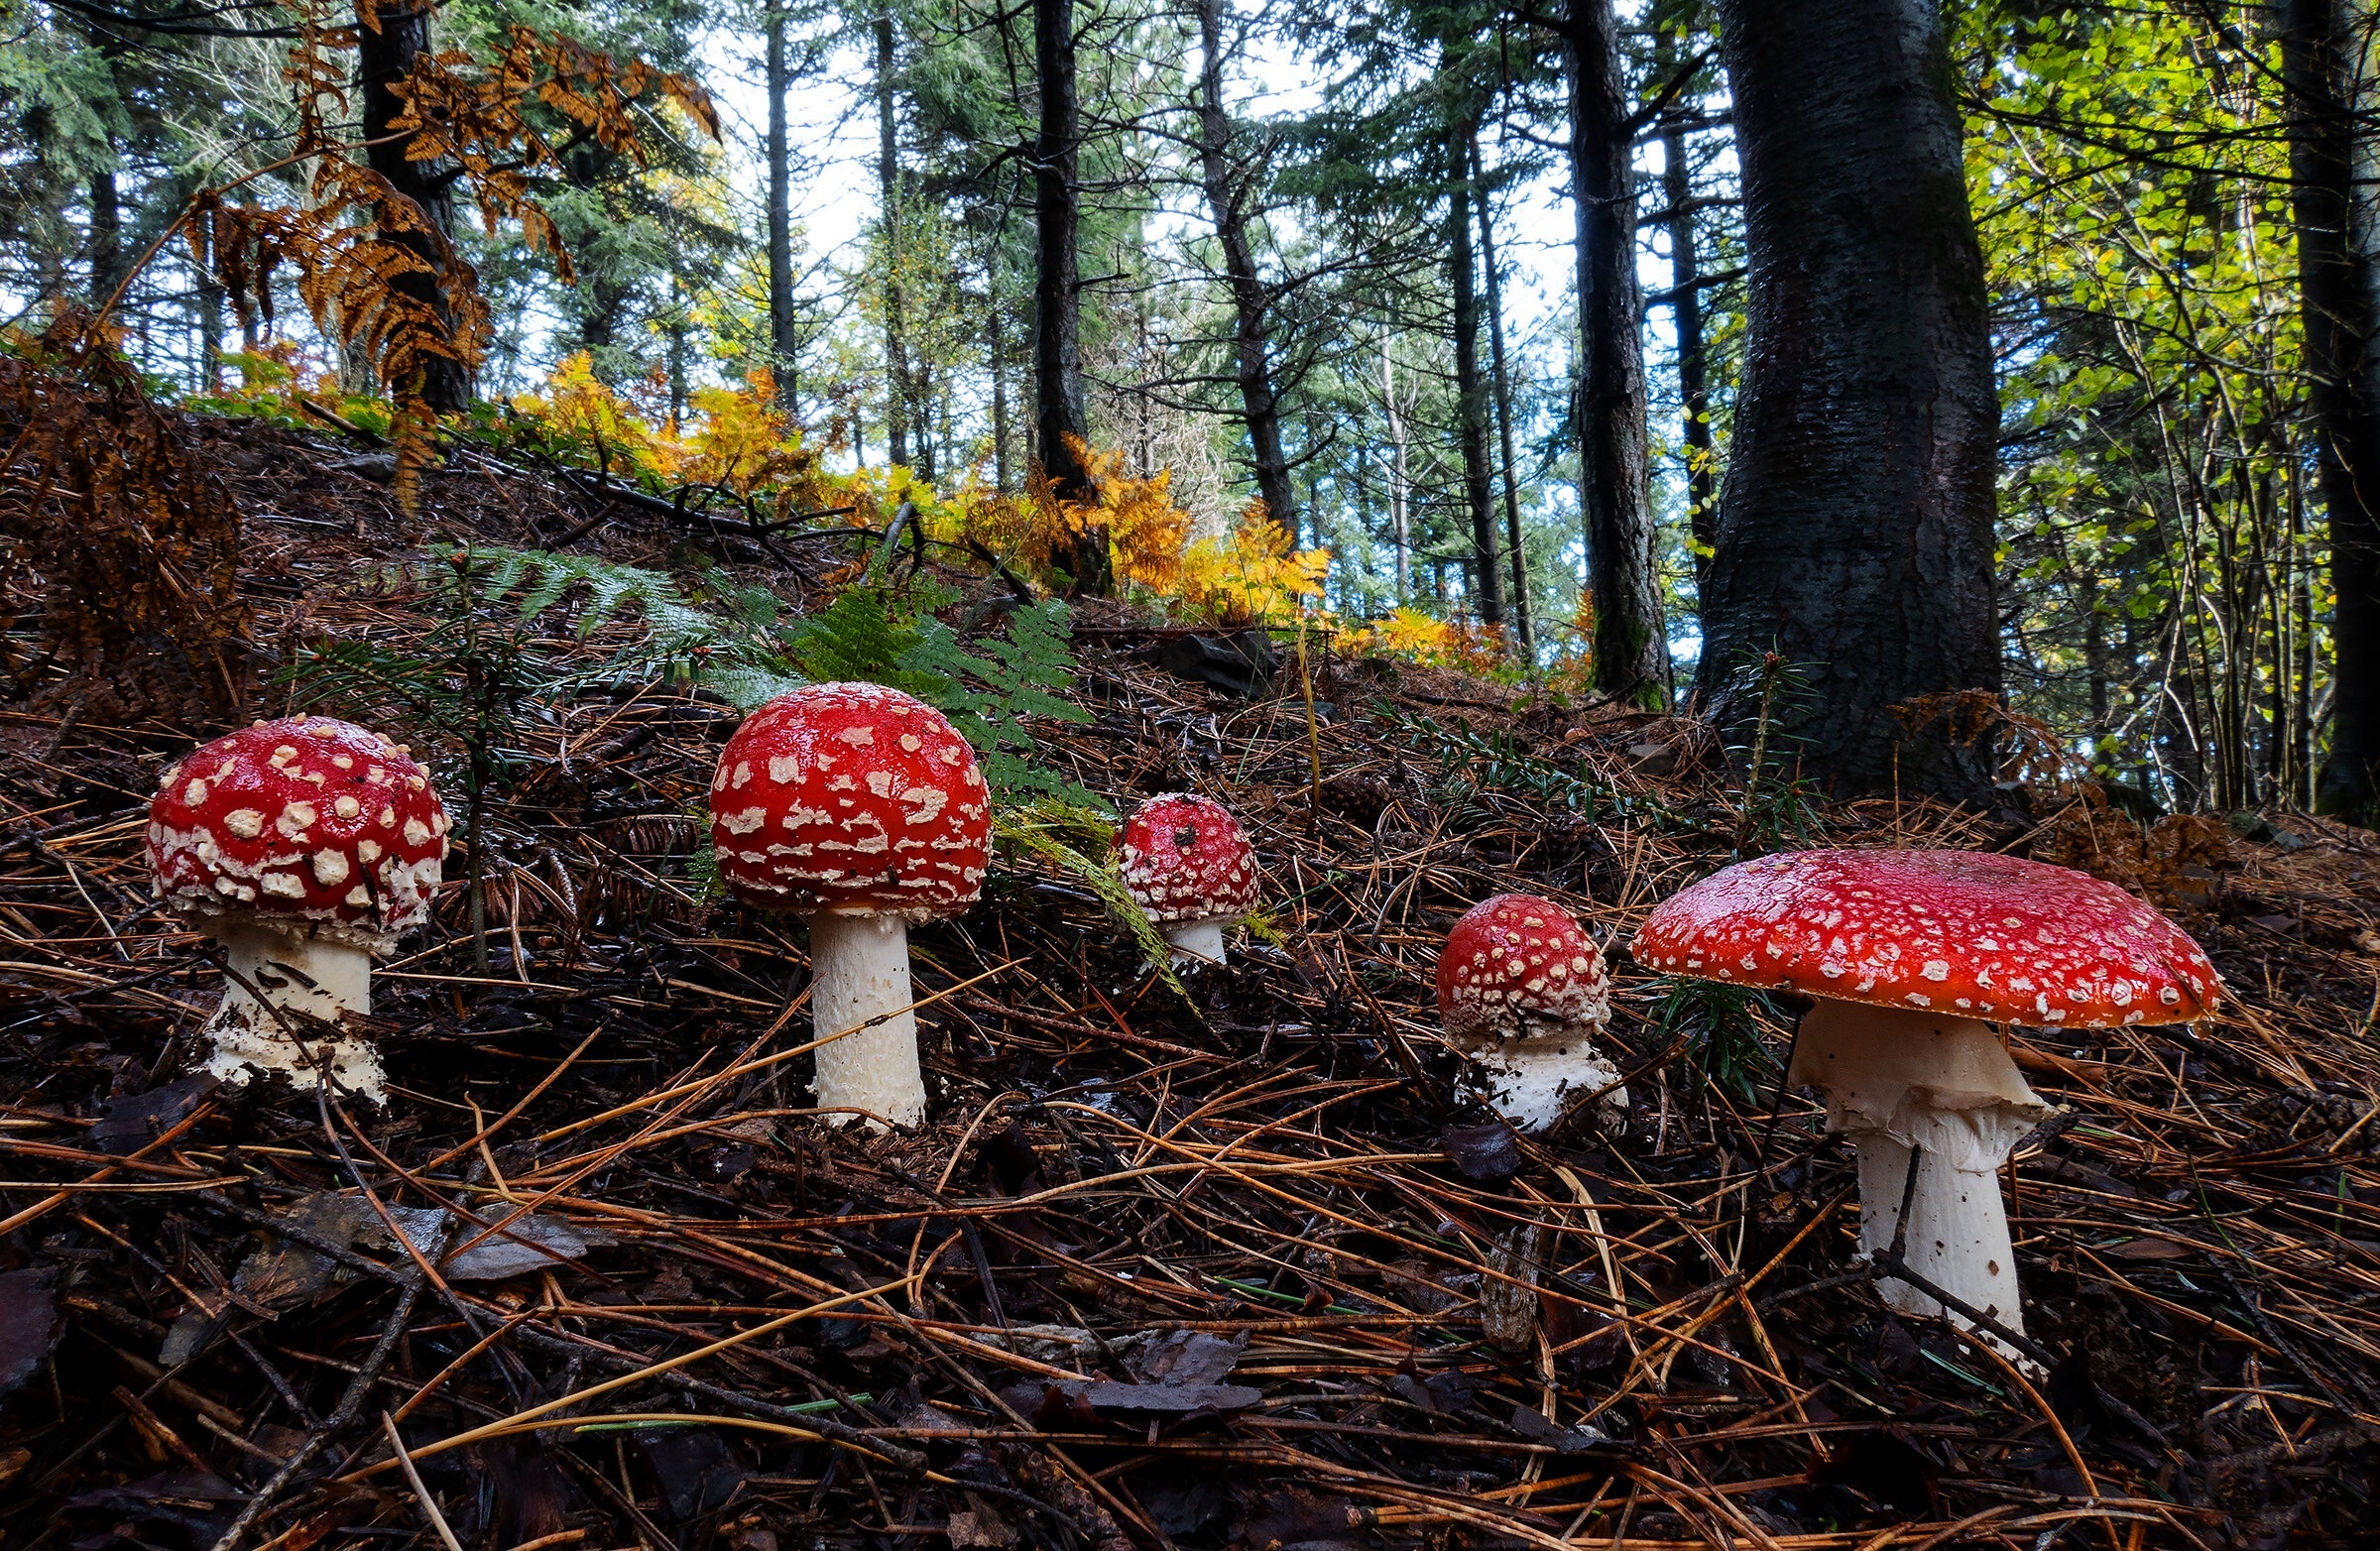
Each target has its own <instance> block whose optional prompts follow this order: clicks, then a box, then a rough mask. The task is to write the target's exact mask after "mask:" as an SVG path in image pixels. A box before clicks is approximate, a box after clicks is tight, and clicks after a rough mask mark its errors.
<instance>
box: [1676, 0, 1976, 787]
mask: <svg viewBox="0 0 2380 1551" xmlns="http://www.w3.org/2000/svg"><path fill="white" fill-rule="evenodd" d="M1720 16H1721V23H1722V29H1723V31H1722V37H1723V39H1724V40H1725V62H1726V68H1727V76H1728V80H1729V83H1730V86H1731V88H1732V92H1733V98H1734V115H1735V136H1736V147H1737V156H1738V158H1739V159H1740V162H1741V165H1742V179H1743V193H1744V236H1745V245H1746V254H1747V260H1748V284H1747V291H1748V301H1747V325H1748V338H1747V343H1746V355H1745V364H1744V374H1743V383H1742V387H1741V389H1740V391H1739V393H1738V396H1737V400H1736V406H1735V417H1734V436H1733V445H1732V448H1731V449H1730V450H1731V457H1730V463H1729V467H1728V471H1727V478H1726V483H1725V493H1724V494H1723V495H1722V497H1721V501H1720V514H1719V530H1718V550H1719V553H1718V556H1717V558H1716V559H1715V561H1714V562H1713V564H1712V567H1711V576H1710V580H1709V583H1708V585H1707V587H1706V589H1705V598H1704V603H1703V625H1704V634H1703V657H1702V665H1701V668H1700V670H1699V672H1698V674H1697V678H1696V684H1697V688H1698V690H1699V692H1700V694H1701V697H1702V700H1703V704H1704V706H1705V707H1706V708H1707V710H1708V711H1709V712H1710V713H1711V714H1712V715H1713V716H1714V717H1716V718H1717V719H1718V721H1719V722H1720V724H1721V726H1722V728H1723V729H1724V730H1725V732H1727V733H1728V734H1730V735H1731V736H1733V737H1735V738H1737V739H1739V740H1740V741H1741V742H1745V743H1748V742H1750V741H1751V735H1752V732H1753V725H1752V724H1753V722H1754V721H1755V719H1756V716H1757V713H1758V705H1759V698H1760V692H1759V686H1758V684H1757V683H1756V682H1750V681H1748V680H1749V674H1748V673H1747V670H1756V669H1757V668H1758V665H1759V663H1760V661H1761V659H1762V658H1763V656H1764V655H1765V654H1767V653H1769V652H1772V651H1773V652H1775V653H1777V654H1779V655H1780V656H1782V657H1783V658H1784V661H1785V664H1786V665H1787V666H1789V667H1790V668H1792V669H1793V670H1795V671H1796V672H1797V673H1798V674H1800V675H1802V676H1803V682H1802V683H1801V684H1800V685H1799V686H1797V690H1796V692H1788V693H1784V694H1781V695H1779V697H1778V704H1777V706H1776V709H1775V712H1774V715H1773V722H1772V726H1771V727H1770V729H1769V732H1770V737H1769V741H1768V746H1769V748H1770V749H1771V750H1772V751H1777V752H1779V753H1780V754H1782V755H1783V757H1784V758H1785V759H1787V760H1788V761H1789V762H1791V761H1793V760H1796V759H1797V758H1798V763H1799V765H1800V767H1801V769H1802V771H1803V772H1804V774H1806V775H1812V776H1814V777H1816V778H1817V779H1818V780H1819V782H1820V784H1821V785H1822V787H1823V788H1825V789H1827V790H1830V791H1832V792H1834V793H1836V794H1838V795H1851V794H1855V793H1871V792H1885V791H1890V790H1893V789H1895V788H1896V785H1897V788H1898V789H1900V790H1904V791H1912V792H1917V791H1923V792H1930V793H1933V794H1936V795H1940V796H1944V797H1947V798H1951V799H1953V800H1978V801H1979V800H1983V799H1985V798H1986V797H1987V796H1988V794H1989V791H1990V780H1991V776H1992V774H1993V770H1992V766H1993V760H1992V757H1991V751H1990V750H1989V749H1987V748H1961V747H1957V746H1955V745H1952V744H1948V743H1944V742H1941V741H1940V740H1939V739H1927V738H1922V737H1921V738H1912V739H1906V740H1904V739H1903V737H1902V736H1901V729H1900V725H1899V723H1898V721H1897V720H1896V718H1895V717H1894V716H1893V714H1892V710H1893V707H1895V706H1896V705H1899V704H1901V703H1903V702H1905V701H1908V700H1911V699H1913V698H1915V697H1918V696H1924V695H1930V694H1937V693H1942V692H1946V691H1952V690H1962V689H1983V690H1991V691H1997V690H1998V689H1999V687H2000V652H1999V641H1998V636H1997V619H1996V616H1995V612H1994V606H1993V605H1994V595H1993V577H1992V561H1993V553H1992V544H1993V532H1992V508H1993V489H1992V479H1993V464H1994V457H1995V451H1996V442H1997V436H1998V430H1999V413H1998V403H1997V399H1996V397H1995V395H1994V392H1993V387H1992V361H1991V339H1990V333H1989V328H1988V322H1987V318H1986V314H1985V296H1984V287H1983V262H1982V254H1981V251H1980V249H1979V248H1978V246H1977V244H1976V241H1975V228H1974V221H1973V218H1972V216H1971V214H1970V213H1969V211H1968V209H1967V203H1966V185H1965V180H1964V177H1963V167H1962V163H1961V154H1960V138H1959V137H1960V129H1959V115H1958V110H1957V106H1956V104H1955V102H1954V100H1953V96H1952V81H1951V69H1950V58H1949V50H1948V45H1947V42H1946V39H1945V35H1944V28H1943V20H1942V16H1941V13H1940V11H1939V10H1938V9H1937V0H1725V3H1723V4H1722V5H1721V7H1720Z"/></svg>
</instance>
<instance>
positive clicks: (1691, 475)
mask: <svg viewBox="0 0 2380 1551" xmlns="http://www.w3.org/2000/svg"><path fill="white" fill-rule="evenodd" d="M1686 156H1687V147H1686V131H1685V129H1684V128H1683V127H1682V126H1680V125H1679V123H1678V122H1677V121H1676V120H1675V119H1674V118H1673V119H1672V120H1671V121H1670V122H1669V124H1667V125H1666V126H1665V127H1664V128H1663V129H1662V131H1661V159H1662V170H1661V196H1662V198H1663V200H1664V201H1665V202H1666V203H1667V204H1668V206H1669V216H1668V221H1667V225H1668V227H1669V287H1670V291H1669V297H1670V316H1671V318H1672V320H1673V322H1674V323H1675V325H1676V327H1677V333H1678V418H1679V419H1680V421H1681V424H1680V426H1679V430H1680V435H1681V437H1682V438H1683V440H1684V442H1685V445H1686V522H1687V532H1688V533H1690V534H1692V535H1693V536H1694V542H1695V555H1694V580H1695V585H1696V586H1697V587H1698V588H1699V587H1700V586H1701V585H1702V584H1703V583H1704V582H1706V581H1708V580H1709V579H1710V575H1711V556H1710V555H1708V554H1706V553H1704V552H1703V551H1704V550H1706V549H1710V548H1712V547H1714V544H1715V542H1716V540H1717V538H1718V536H1719V535H1718V530H1719V499H1718V496H1719V477H1718V467H1717V465H1716V464H1715V463H1714V461H1713V453H1712V448H1711V387H1710V361H1709V350H1708V348H1707V347H1706V346H1705V344H1704V342H1703V288H1702V278H1703V276H1702V261H1701V259H1700V257H1699V256H1698V254H1697V253H1696V244H1695V234H1694V177H1693V170H1692V169H1691V168H1690V167H1689V166H1688V165H1687V161H1686Z"/></svg>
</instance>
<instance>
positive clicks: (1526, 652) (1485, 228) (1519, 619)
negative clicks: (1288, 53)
mask: <svg viewBox="0 0 2380 1551" xmlns="http://www.w3.org/2000/svg"><path fill="white" fill-rule="evenodd" d="M1209 3H1210V4H1212V3H1213V0H1209ZM1471 176H1472V181H1473V182H1474V183H1475V184H1476V185H1477V186H1478V188H1479V190H1480V262H1481V264H1482V265H1483V266H1485V268H1486V271H1487V356H1488V361H1489V364H1490V365H1491V366H1492V368H1493V370H1494V375H1495V438H1496V451H1497V452H1498V453H1500V454H1501V459H1500V461H1501V462H1502V464H1503V469H1504V549H1505V552H1506V553H1507V554H1508V555H1509V556H1510V558H1511V561H1512V635H1513V639H1514V640H1515V641H1517V642H1519V643H1520V656H1521V660H1522V661H1524V662H1532V663H1533V662H1535V661H1536V660H1537V632H1536V629H1535V625H1534V622H1533V621H1532V620H1531V619H1530V618H1529V550H1528V545H1527V544H1526V543H1525V542H1523V536H1522V534H1521V531H1520V489H1519V478H1520V476H1519V465H1518V464H1516V463H1514V462H1513V460H1512V378H1511V374H1510V373H1509V372H1508V371H1507V370H1506V369H1505V365H1504V283H1503V278H1502V277H1501V276H1500V275H1498V274H1497V273H1496V268H1495V215H1494V211H1493V209H1492V208H1491V207H1490V205H1489V203H1488V200H1487V170H1486V167H1485V166H1484V164H1483V163H1482V162H1481V160H1480V137H1479V136H1478V135H1476V134H1475V135H1473V136H1472V137H1471Z"/></svg>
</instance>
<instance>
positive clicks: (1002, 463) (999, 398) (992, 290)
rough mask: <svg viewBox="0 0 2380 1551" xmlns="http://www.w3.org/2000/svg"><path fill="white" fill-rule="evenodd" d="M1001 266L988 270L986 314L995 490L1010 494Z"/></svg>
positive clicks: (985, 286)
mask: <svg viewBox="0 0 2380 1551" xmlns="http://www.w3.org/2000/svg"><path fill="white" fill-rule="evenodd" d="M999 273H1000V268H999V265H998V264H997V263H992V264H986V265H985V266H984V298H985V307H984V310H985V311H986V312H987V313H988V314H989V315H990V324H991V330H992V340H991V354H992V488H993V490H994V491H996V492H998V493H999V494H1001V495H1004V496H1005V495H1007V494H1008V493H1009V341H1008V335H1007V333H1006V331H1005V330H1004V329H1003V328H1002V327H1001V315H1000V288H999V285H998V276H999Z"/></svg>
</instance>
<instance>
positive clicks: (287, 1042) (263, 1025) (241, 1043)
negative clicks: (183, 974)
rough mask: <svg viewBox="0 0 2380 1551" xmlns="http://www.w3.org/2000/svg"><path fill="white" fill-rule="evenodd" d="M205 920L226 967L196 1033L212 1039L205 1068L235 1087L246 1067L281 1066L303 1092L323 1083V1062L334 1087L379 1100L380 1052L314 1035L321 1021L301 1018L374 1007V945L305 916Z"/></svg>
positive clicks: (332, 1018)
mask: <svg viewBox="0 0 2380 1551" xmlns="http://www.w3.org/2000/svg"><path fill="white" fill-rule="evenodd" d="M205 925H206V929H207V931H208V932H209V933H211V934H212V935H213V936H214V937H215V939H216V940H217V941H219V942H221V943H222V944H223V949H224V962H225V964H226V966H227V969H228V973H227V974H226V975H225V976H224V977H223V1003H222V1006H220V1007H219V1008H217V1009H216V1010H215V1015H214V1016H213V1017H212V1018H210V1019H208V1021H207V1025H206V1028H205V1030H204V1032H205V1035H206V1037H207V1038H209V1039H210V1040H212V1041H213V1045H214V1049H213V1052H212V1053H211V1054H210V1055H209V1056H208V1057H207V1061H206V1070H207V1072H208V1073H209V1074H211V1075H213V1076H215V1077H219V1078H222V1079H223V1080H224V1081H226V1082H229V1083H233V1084H245V1083H246V1082H247V1081H248V1076H249V1071H250V1069H251V1068H254V1069H257V1070H261V1071H263V1072H266V1073H267V1074H270V1073H273V1072H286V1073H288V1074H289V1078H290V1081H291V1082H293V1083H295V1084H296V1085H297V1087H298V1088H300V1089H311V1088H318V1087H320V1086H321V1084H322V1069H323V1067H324V1066H325V1065H327V1066H328V1067H329V1068H330V1073H331V1076H332V1077H334V1078H335V1079H337V1081H338V1084H339V1086H340V1087H342V1088H345V1089H347V1090H348V1091H350V1092H352V1093H354V1094H357V1095H358V1096H360V1097H362V1098H364V1099H366V1100H368V1101H370V1102H372V1103H374V1104H377V1103H379V1102H380V1101H381V1099H382V1096H383V1095H382V1090H381V1072H380V1058H379V1057H378V1056H377V1055H376V1054H375V1053H374V1052H373V1049H372V1044H371V1041H369V1040H367V1039H364V1038H361V1037H357V1036H332V1037H329V1038H314V1037H312V1035H313V1034H315V1033H316V1032H318V1031H319V1025H317V1024H313V1023H310V1022H309V1021H308V1019H310V1018H320V1019H322V1020H323V1021H324V1022H328V1023H336V1022H338V1021H339V1019H340V1018H341V1017H342V1016H343V1015H344V1014H349V1013H369V1012H371V1011H372V950H371V949H370V948H369V947H367V946H365V945H364V944H363V943H362V942H361V941H359V940H358V939H357V938H356V937H354V936H353V935H350V934H347V933H328V934H326V933H321V932H318V931H317V930H316V929H314V928H313V927H311V926H309V925H307V924H306V923H304V922H292V923H290V924H289V925H287V926H284V925H282V924H280V923H278V922H271V921H261V920H248V919H237V918H225V917H215V918H213V919H210V920H208V921H207V922H206V923H205ZM287 1014H304V1015H303V1016H297V1015H287ZM301 1041H302V1042H301Z"/></svg>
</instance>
